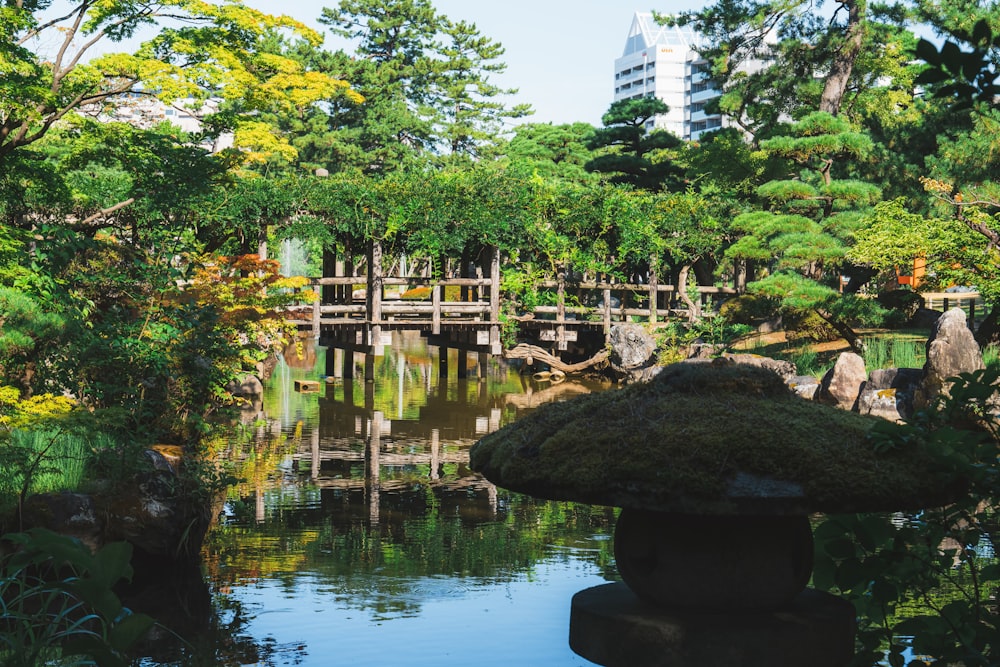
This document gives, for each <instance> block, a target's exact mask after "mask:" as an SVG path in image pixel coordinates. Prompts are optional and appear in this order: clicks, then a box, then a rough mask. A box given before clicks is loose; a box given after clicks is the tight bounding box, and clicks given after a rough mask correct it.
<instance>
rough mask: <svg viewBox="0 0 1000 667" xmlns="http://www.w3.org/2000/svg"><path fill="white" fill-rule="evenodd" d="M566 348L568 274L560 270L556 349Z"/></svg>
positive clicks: (557, 290) (557, 294) (557, 289)
mask: <svg viewBox="0 0 1000 667" xmlns="http://www.w3.org/2000/svg"><path fill="white" fill-rule="evenodd" d="M566 347H567V345H566V272H565V271H564V270H560V271H559V278H558V282H557V286H556V349H558V350H565V349H566Z"/></svg>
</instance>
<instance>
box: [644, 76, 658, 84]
mask: <svg viewBox="0 0 1000 667" xmlns="http://www.w3.org/2000/svg"><path fill="white" fill-rule="evenodd" d="M654 81H656V77H655V76H651V77H649V78H648V79H646V84H647V85H650V86H651V85H653V82H654Z"/></svg>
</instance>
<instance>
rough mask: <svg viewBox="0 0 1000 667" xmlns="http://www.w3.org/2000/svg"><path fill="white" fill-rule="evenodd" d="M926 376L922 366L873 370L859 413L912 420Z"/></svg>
mask: <svg viewBox="0 0 1000 667" xmlns="http://www.w3.org/2000/svg"><path fill="white" fill-rule="evenodd" d="M922 378H923V371H922V370H921V369H919V368H882V369H879V370H874V371H872V372H871V374H870V375H869V376H868V380H867V381H866V382H865V384H864V386H863V387H862V389H861V394H860V395H859V396H858V412H860V413H861V414H863V415H872V416H873V417H882V418H883V419H888V420H889V421H895V422H899V421H903V420H906V419H909V418H910V416H911V415H912V414H913V400H914V397H915V396H916V394H917V391H918V390H919V388H920V381H921V379H922Z"/></svg>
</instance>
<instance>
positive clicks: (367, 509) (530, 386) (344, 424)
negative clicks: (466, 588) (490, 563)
mask: <svg viewBox="0 0 1000 667" xmlns="http://www.w3.org/2000/svg"><path fill="white" fill-rule="evenodd" d="M308 344H311V341H310V342H309V343H308ZM319 350H321V351H320V353H319V355H317V354H313V355H312V356H311V363H310V365H308V366H299V367H298V371H297V372H298V377H300V378H301V376H302V373H303V372H305V373H306V375H307V376H311V377H316V376H315V375H314V373H315V372H316V370H317V369H322V368H324V367H325V368H329V367H330V360H329V357H335V358H336V359H337V363H336V366H338V367H342V366H343V365H354V364H356V363H358V361H361V359H362V357H369V358H370V355H364V354H363V353H360V352H359V353H354V352H347V351H344V350H339V349H333V348H327V349H326V350H325V354H326V356H327V359H326V360H324V359H323V358H322V356H321V355H322V354H324V352H322V348H319ZM447 353H448V350H447V348H441V347H436V346H428V345H427V344H426V341H425V340H423V339H422V338H421V337H420V336H419V335H417V334H416V333H414V334H411V335H409V336H407V335H402V334H394V345H393V347H392V349H387V350H386V355H385V356H384V357H383V358H382V360H381V361H380V363H379V364H378V366H375V367H373V368H372V367H368V363H367V359H365V360H364V361H363V362H362V363H364V365H365V366H366V368H365V375H364V379H363V380H362V379H360V378H359V379H357V380H356V379H354V378H352V377H344V376H339V377H332V376H326V377H323V376H320V378H319V380H320V389H321V391H320V392H319V393H316V394H308V393H296V392H292V391H291V387H292V385H293V384H294V379H293V377H292V374H291V373H289V372H287V369H286V370H285V371H282V372H279V373H276V374H275V379H277V380H279V381H280V382H281V383H282V384H281V386H282V387H284V391H283V392H278V394H279V397H278V403H282V404H284V405H283V406H282V407H280V410H281V412H283V413H284V414H281V412H278V411H276V412H273V413H272V414H273V415H274V416H275V417H279V414H280V415H281V416H280V417H279V419H278V422H272V424H273V426H274V427H276V428H277V429H278V430H274V429H273V428H272V433H273V435H274V436H277V435H279V433H284V434H285V436H284V437H292V438H293V440H292V441H291V442H290V443H289V444H290V445H292V446H293V451H292V453H291V454H290V455H288V456H287V457H286V458H285V463H284V464H283V465H282V469H283V470H284V473H283V474H284V478H285V482H284V483H283V484H285V485H286V486H285V488H289V489H290V488H292V487H289V486H287V484H288V483H291V484H292V485H293V486H294V487H300V488H303V489H311V490H312V491H310V493H314V492H318V496H313V500H312V501H310V502H311V503H313V504H315V502H316V500H319V501H320V503H321V505H323V506H324V507H328V506H329V505H330V504H331V503H333V504H335V505H336V506H337V507H339V508H340V509H338V510H337V512H338V513H340V514H341V515H342V516H353V517H354V520H366V521H367V522H372V523H375V522H380V521H382V522H384V521H390V522H391V521H392V520H393V519H392V518H391V517H392V516H394V515H397V514H399V513H398V512H396V511H395V510H394V509H393V508H394V507H395V508H397V509H398V508H399V507H402V506H407V507H412V506H413V504H415V503H416V504H422V503H427V502H428V499H429V497H434V498H436V499H437V502H446V503H447V506H448V507H449V510H448V511H449V512H451V513H453V514H455V515H457V516H463V517H469V518H472V517H476V518H477V519H476V520H485V519H487V518H488V517H495V515H496V512H497V502H498V500H497V490H496V488H495V487H494V486H493V485H492V484H491V483H490V482H488V481H487V480H485V479H484V478H482V477H481V476H479V475H477V474H474V473H473V472H472V471H471V470H470V469H469V467H468V463H469V449H470V447H471V446H472V445H473V444H474V443H475V442H476V441H477V440H478V439H479V438H481V437H483V436H484V435H486V434H487V433H492V432H494V431H496V430H497V429H499V428H500V427H501V426H502V425H503V424H504V423H507V422H509V421H512V420H514V419H516V418H517V417H518V416H519V415H520V414H521V413H522V412H523V411H526V410H531V409H534V408H535V407H537V406H538V405H540V404H541V403H543V402H548V401H552V400H564V399H565V398H567V397H570V396H573V395H576V394H581V393H586V392H589V391H591V390H592V389H594V388H595V386H596V385H594V384H591V385H587V384H583V383H578V382H572V381H565V382H561V383H559V384H555V385H550V384H548V383H539V382H536V381H534V380H532V379H531V378H530V376H521V375H518V374H517V373H516V371H515V370H514V369H512V368H510V367H509V366H508V365H507V364H506V363H505V362H503V360H500V359H496V358H492V359H487V355H486V354H482V355H481V357H482V358H481V359H476V358H472V359H470V360H469V361H470V362H471V363H470V364H469V371H470V374H473V375H474V377H472V378H471V379H456V378H455V377H454V376H451V377H449V375H448V374H446V373H444V372H442V370H443V369H442V364H440V363H439V361H438V359H436V358H435V356H436V355H441V354H447ZM451 353H452V354H453V355H454V354H456V351H455V350H451ZM477 372H478V377H477V376H475V374H476V373H477ZM289 396H293V397H295V399H294V401H293V403H289V402H288V397H289ZM313 401H315V402H313ZM295 402H297V404H298V405H299V406H310V405H311V407H309V408H307V409H308V412H309V414H310V415H311V416H309V417H308V418H305V413H303V412H302V410H303V408H302V407H299V408H295V409H292V406H293V405H295ZM296 415H299V416H298V417H296ZM279 422H280V423H279ZM428 494H430V495H428ZM258 503H259V505H258V517H259V518H260V520H263V517H264V513H265V509H266V508H265V504H266V503H264V501H263V498H262V497H259V498H258ZM303 511H309V510H307V509H306V508H303Z"/></svg>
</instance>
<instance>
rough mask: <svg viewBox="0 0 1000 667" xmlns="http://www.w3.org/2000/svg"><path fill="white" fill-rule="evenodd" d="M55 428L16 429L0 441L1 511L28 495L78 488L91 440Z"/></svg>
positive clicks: (89, 452) (90, 448)
mask: <svg viewBox="0 0 1000 667" xmlns="http://www.w3.org/2000/svg"><path fill="white" fill-rule="evenodd" d="M105 439H107V438H106V437H105V436H95V437H94V438H85V437H82V436H79V435H76V434H73V433H69V432H66V431H63V430H58V429H45V430H33V431H24V430H20V429H15V430H13V431H11V432H10V433H9V436H8V437H7V438H6V439H4V440H2V441H0V511H2V510H6V509H9V508H12V507H14V506H16V505H17V500H18V497H19V496H20V495H21V494H22V493H23V492H25V491H27V493H48V492H52V491H63V490H72V489H78V488H79V487H80V486H81V483H82V482H83V479H84V472H85V470H86V467H87V462H88V460H89V459H90V455H91V452H92V451H93V449H92V445H94V444H97V443H96V442H92V440H105ZM103 444H106V443H103Z"/></svg>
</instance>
